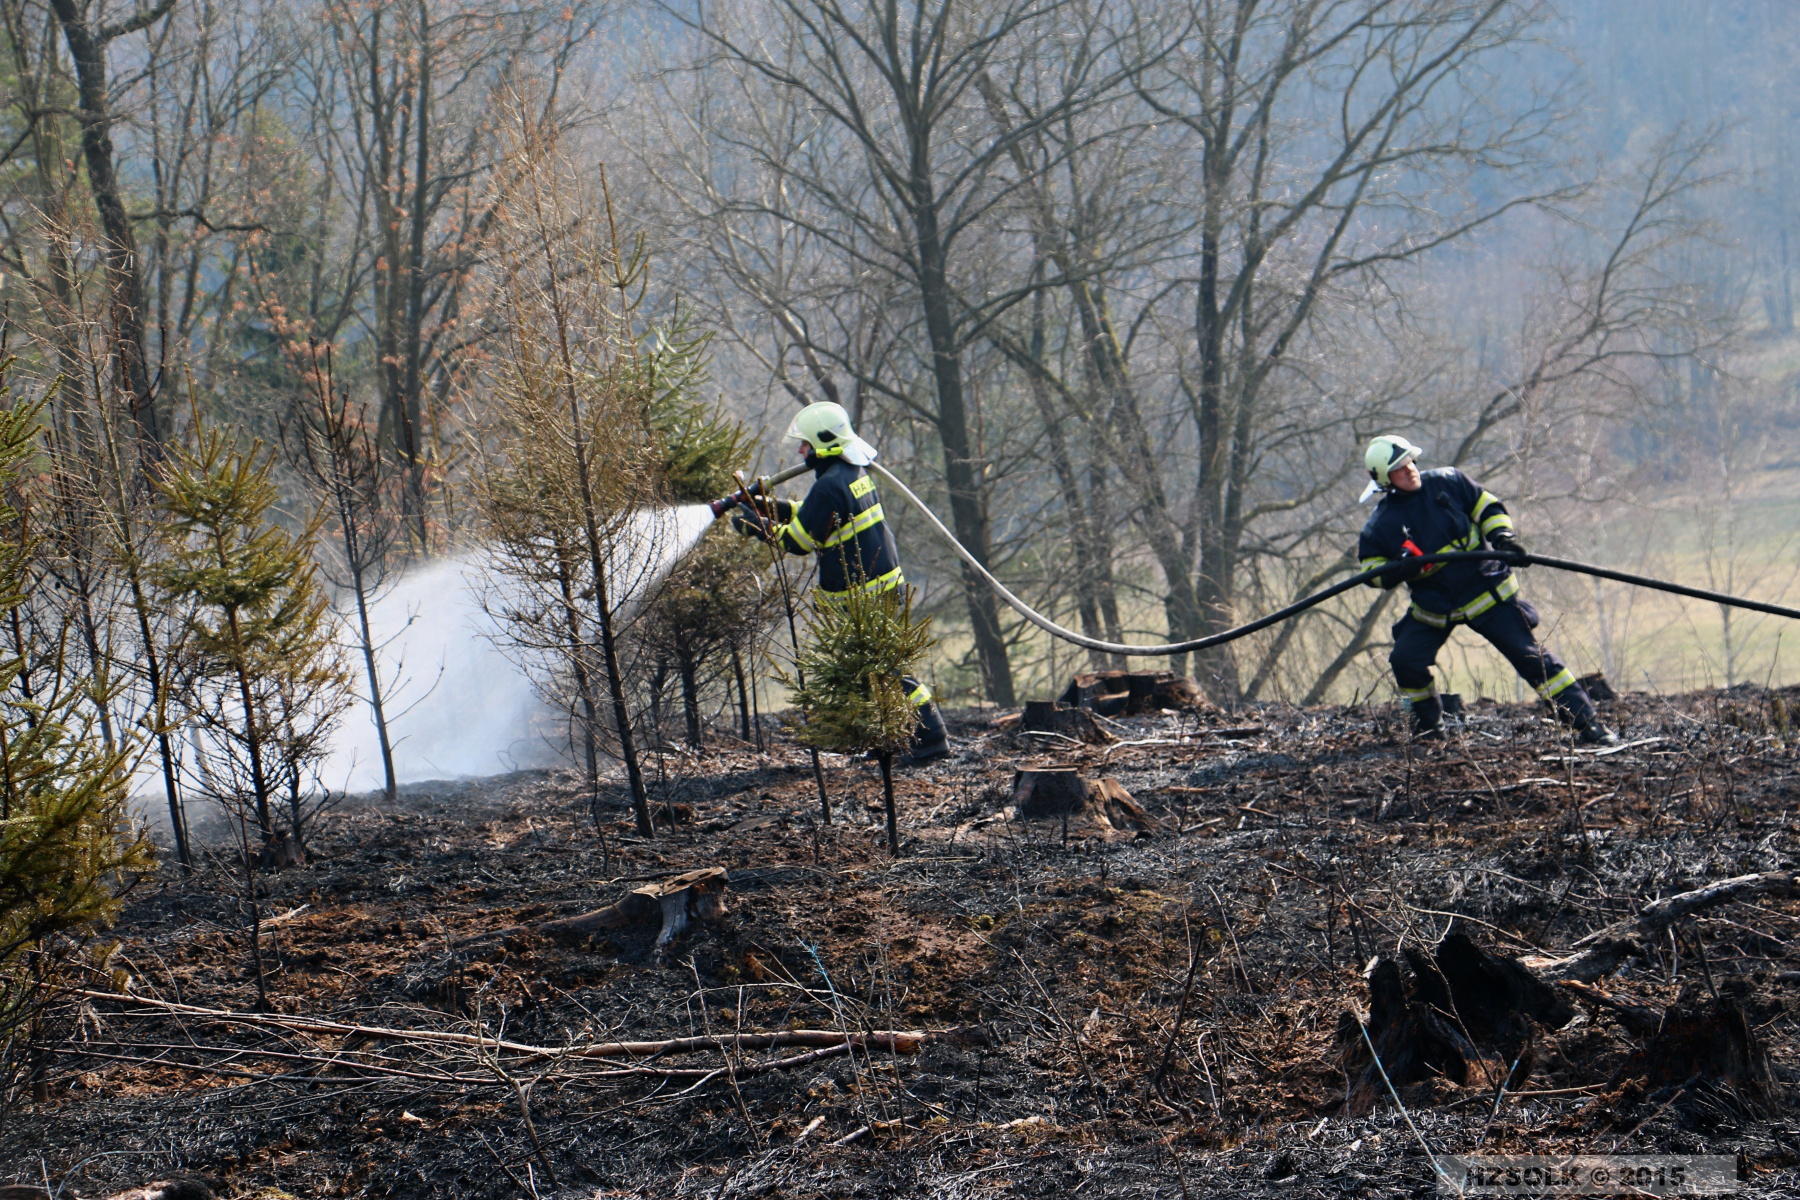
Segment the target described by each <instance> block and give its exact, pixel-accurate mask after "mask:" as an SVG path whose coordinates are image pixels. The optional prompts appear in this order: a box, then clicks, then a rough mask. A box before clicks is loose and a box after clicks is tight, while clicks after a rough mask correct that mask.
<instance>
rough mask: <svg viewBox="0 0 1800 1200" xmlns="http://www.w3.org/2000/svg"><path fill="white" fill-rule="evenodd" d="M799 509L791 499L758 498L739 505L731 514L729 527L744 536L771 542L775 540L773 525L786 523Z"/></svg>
mask: <svg viewBox="0 0 1800 1200" xmlns="http://www.w3.org/2000/svg"><path fill="white" fill-rule="evenodd" d="M799 511H800V506H799V505H797V504H795V503H794V502H793V501H792V500H782V499H779V498H770V499H766V500H765V499H760V498H759V499H756V500H752V501H750V502H748V503H746V504H744V505H742V506H740V507H739V508H738V510H737V511H736V512H734V513H733V514H732V515H731V527H732V528H733V529H735V530H737V531H738V532H739V533H741V534H743V535H744V536H745V537H753V538H758V539H760V540H762V541H765V542H772V541H774V540H775V527H776V526H778V525H786V524H787V523H788V522H789V521H792V520H793V519H794V514H795V513H797V512H799ZM771 516H772V517H773V519H772V520H771V519H770V518H771Z"/></svg>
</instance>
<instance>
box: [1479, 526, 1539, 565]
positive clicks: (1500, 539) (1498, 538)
mask: <svg viewBox="0 0 1800 1200" xmlns="http://www.w3.org/2000/svg"><path fill="white" fill-rule="evenodd" d="M1488 544H1489V545H1490V546H1492V547H1493V548H1494V549H1496V550H1498V551H1500V553H1502V554H1513V555H1517V556H1518V561H1516V562H1514V563H1513V564H1512V565H1513V566H1515V567H1517V568H1518V569H1519V570H1521V571H1523V570H1524V569H1525V568H1526V567H1529V566H1530V565H1531V564H1530V563H1529V562H1526V561H1525V547H1524V546H1522V545H1520V544H1519V539H1518V538H1516V537H1514V536H1513V532H1512V530H1510V529H1502V530H1499V531H1498V532H1496V533H1495V534H1494V535H1493V536H1492V537H1490V538H1488Z"/></svg>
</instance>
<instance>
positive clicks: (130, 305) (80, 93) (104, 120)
mask: <svg viewBox="0 0 1800 1200" xmlns="http://www.w3.org/2000/svg"><path fill="white" fill-rule="evenodd" d="M174 3H175V0H161V3H159V4H157V6H156V7H155V8H153V9H149V10H146V11H143V12H140V13H138V14H137V15H136V16H134V17H132V18H130V19H128V20H127V21H125V22H123V23H121V24H119V25H116V26H102V27H101V28H99V29H96V28H94V27H93V25H91V24H90V23H89V22H88V16H87V11H86V9H85V7H84V6H83V5H81V4H79V3H78V2H77V0H51V8H52V10H53V11H54V12H55V13H56V20H57V23H58V24H59V25H60V26H61V27H62V32H63V39H64V41H65V42H67V44H68V47H69V57H70V58H71V60H72V61H73V63H74V67H75V80H76V91H77V99H78V103H79V105H80V112H79V117H80V122H81V151H82V159H83V161H84V162H85V163H86V165H87V171H88V190H89V191H90V192H91V193H92V194H93V197H94V209H95V211H96V212H97V213H98V214H99V217H100V232H101V235H102V238H103V241H104V245H105V259H106V283H107V291H108V294H109V300H110V307H111V313H110V316H111V319H112V328H113V359H114V362H115V363H116V365H117V368H118V373H119V385H120V388H121V390H122V391H124V393H125V395H126V396H127V397H128V403H129V405H130V409H131V415H132V417H133V419H134V420H135V421H136V423H137V428H138V432H139V434H140V435H141V437H142V438H143V441H144V443H145V447H146V449H147V451H148V455H149V457H150V458H151V459H152V460H155V459H159V458H161V456H162V442H163V438H164V430H163V429H162V426H161V423H160V421H159V420H158V418H157V414H156V394H155V390H154V388H153V386H152V384H151V380H150V364H149V353H148V349H147V346H146V339H145V333H144V285H143V278H142V276H141V275H140V273H139V270H138V250H137V238H136V236H135V235H134V234H133V232H132V229H131V219H130V217H129V216H128V215H127V214H126V212H125V200H124V196H123V194H122V192H121V190H120V187H119V178H118V174H117V171H116V169H115V165H114V162H113V142H112V113H111V110H110V108H109V107H108V103H107V78H106V47H107V44H108V43H109V42H111V41H112V40H113V39H114V38H116V37H119V36H121V35H123V34H126V33H131V32H135V31H136V30H139V29H142V28H143V27H144V26H146V25H149V24H151V23H152V22H154V21H158V20H161V19H162V18H163V17H164V16H165V15H166V14H167V13H168V11H169V10H170V9H171V8H173V7H174Z"/></svg>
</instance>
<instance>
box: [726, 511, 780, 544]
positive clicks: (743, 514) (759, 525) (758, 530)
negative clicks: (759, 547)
mask: <svg viewBox="0 0 1800 1200" xmlns="http://www.w3.org/2000/svg"><path fill="white" fill-rule="evenodd" d="M731 527H732V528H733V529H735V530H737V531H738V534H739V536H741V537H753V538H755V539H756V540H757V541H759V542H772V541H774V540H775V530H774V528H773V527H772V526H770V524H769V522H768V521H766V520H764V519H763V518H762V517H760V516H758V515H757V514H756V513H754V512H751V511H750V510H749V509H746V508H740V509H738V510H737V511H736V512H734V513H732V514H731Z"/></svg>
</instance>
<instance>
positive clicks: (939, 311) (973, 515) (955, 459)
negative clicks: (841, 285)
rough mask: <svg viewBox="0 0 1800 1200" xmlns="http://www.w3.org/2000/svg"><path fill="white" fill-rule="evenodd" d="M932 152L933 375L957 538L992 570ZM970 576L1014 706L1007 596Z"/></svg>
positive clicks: (985, 634)
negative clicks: (1003, 599) (1003, 616)
mask: <svg viewBox="0 0 1800 1200" xmlns="http://www.w3.org/2000/svg"><path fill="white" fill-rule="evenodd" d="M926 153H927V152H926V151H925V149H924V148H923V147H920V148H919V151H918V153H917V155H916V156H915V163H914V168H915V170H914V177H913V180H912V186H913V194H914V197H915V201H914V207H913V226H914V233H915V236H916V237H917V239H918V254H919V298H920V302H921V303H922V305H923V306H924V310H925V332H926V336H927V338H928V339H929V341H930V344H931V364H932V376H933V378H934V380H935V382H936V384H937V399H938V411H937V427H938V437H939V440H940V441H941V442H942V443H943V447H944V481H945V483H946V484H948V485H949V489H950V518H951V521H952V523H953V524H954V525H955V528H956V539H957V541H959V542H961V543H962V544H963V547H964V548H965V549H967V550H968V552H969V553H970V554H972V555H974V556H975V560H976V561H977V562H979V563H981V564H982V566H984V567H987V568H988V569H989V570H990V571H991V570H992V569H993V567H992V564H991V559H992V549H993V548H992V546H991V545H990V544H989V523H988V514H987V505H986V502H985V497H984V496H983V494H982V486H981V483H980V479H979V475H978V471H979V464H978V463H977V461H976V450H975V446H974V443H973V438H972V437H971V436H970V430H969V414H968V405H967V401H966V398H965V396H964V395H963V382H962V348H961V346H960V344H959V343H958V341H957V338H956V327H955V320H954V317H953V315H952V314H953V313H954V307H953V305H954V297H953V296H952V294H951V291H950V285H949V279H948V273H947V266H946V263H945V255H944V247H943V243H942V240H941V239H940V237H939V235H938V211H937V200H936V198H935V196H934V195H933V193H932V182H931V179H930V176H929V174H928V172H927V169H926V167H925V155H926ZM962 580H963V592H964V595H965V596H966V598H967V600H968V606H969V625H970V632H971V633H972V634H973V636H974V640H975V653H976V656H977V658H979V659H980V662H981V674H982V681H983V683H984V684H985V685H986V690H987V696H988V699H990V700H992V701H993V702H994V703H996V704H998V705H1000V706H1001V707H1003V708H1011V707H1012V706H1013V705H1014V704H1016V703H1018V701H1017V700H1016V699H1015V693H1014V690H1013V677H1012V664H1011V662H1009V661H1008V659H1007V654H1006V635H1005V633H1004V632H1003V631H1002V630H1001V627H1000V608H999V603H998V602H997V601H996V600H995V599H994V593H993V592H992V591H991V590H989V588H988V586H987V583H986V582H985V581H984V580H983V579H982V578H981V577H980V576H979V575H977V574H976V573H975V572H974V571H973V570H971V569H970V568H969V567H968V566H967V565H966V564H964V565H963V566H962Z"/></svg>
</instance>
